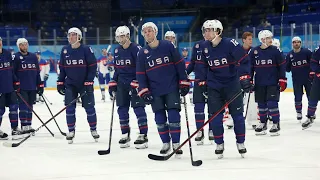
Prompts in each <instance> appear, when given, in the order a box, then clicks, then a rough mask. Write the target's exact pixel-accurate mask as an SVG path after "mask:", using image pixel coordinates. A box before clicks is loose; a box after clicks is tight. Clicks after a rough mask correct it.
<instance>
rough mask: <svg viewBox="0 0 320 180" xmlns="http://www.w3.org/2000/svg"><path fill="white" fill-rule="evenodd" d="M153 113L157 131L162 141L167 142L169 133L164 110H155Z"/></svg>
mask: <svg viewBox="0 0 320 180" xmlns="http://www.w3.org/2000/svg"><path fill="white" fill-rule="evenodd" d="M154 114H155V121H156V124H157V128H158V132H159V135H160V138H161V140H162V142H163V143H169V142H170V135H169V126H168V123H167V116H166V111H165V110H164V109H161V110H159V111H157V112H155V113H154Z"/></svg>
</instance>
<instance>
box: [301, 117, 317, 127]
mask: <svg viewBox="0 0 320 180" xmlns="http://www.w3.org/2000/svg"><path fill="white" fill-rule="evenodd" d="M307 118H308V119H307V120H306V121H305V122H304V123H302V130H305V129H308V128H309V127H311V126H312V123H313V121H314V119H315V116H307Z"/></svg>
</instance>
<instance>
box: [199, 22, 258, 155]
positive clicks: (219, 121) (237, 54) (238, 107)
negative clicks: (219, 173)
mask: <svg viewBox="0 0 320 180" xmlns="http://www.w3.org/2000/svg"><path fill="white" fill-rule="evenodd" d="M203 30H204V33H205V34H206V35H208V36H209V37H210V38H208V39H211V40H209V41H206V42H205V43H204V44H203V48H202V49H203V55H204V56H205V59H204V61H205V63H206V65H207V66H208V69H207V71H206V72H207V75H206V76H205V77H206V84H207V93H208V109H209V117H212V116H213V115H214V114H215V113H216V112H217V111H218V110H219V109H220V108H222V107H223V106H224V105H225V103H226V101H229V100H230V99H231V98H232V97H234V96H235V95H236V94H237V93H239V92H241V89H243V90H244V92H246V93H248V92H250V91H251V88H252V85H251V83H250V79H251V77H250V75H249V74H250V64H249V59H248V58H247V56H248V55H247V54H246V53H245V52H244V51H243V49H242V47H241V46H240V44H239V43H238V42H237V41H236V40H235V39H231V38H226V37H222V32H223V26H222V24H221V22H220V21H219V20H209V21H207V22H205V23H204V25H203ZM239 76H240V78H239ZM230 87H232V88H230ZM229 111H230V114H231V116H232V119H233V123H234V132H235V135H236V145H237V149H238V152H239V153H240V154H241V156H242V157H243V156H244V154H245V153H246V152H247V150H246V148H245V145H244V141H245V120H244V117H243V96H242V94H241V95H239V96H238V97H237V98H236V99H235V100H233V101H232V102H231V103H230V104H229ZM210 123H211V126H212V131H213V135H214V141H215V143H216V144H217V147H216V150H215V154H216V155H217V156H218V158H222V157H223V152H224V138H223V134H224V128H223V112H221V113H219V114H218V115H217V116H216V117H215V118H213V120H212V121H211V122H210Z"/></svg>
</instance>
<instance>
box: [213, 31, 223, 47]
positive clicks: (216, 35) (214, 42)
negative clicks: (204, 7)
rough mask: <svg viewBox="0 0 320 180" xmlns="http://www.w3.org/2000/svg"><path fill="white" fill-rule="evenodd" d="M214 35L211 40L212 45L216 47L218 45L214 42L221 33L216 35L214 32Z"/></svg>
mask: <svg viewBox="0 0 320 180" xmlns="http://www.w3.org/2000/svg"><path fill="white" fill-rule="evenodd" d="M214 33H215V37H214V38H213V39H212V41H211V42H212V44H213V45H214V46H216V45H218V44H216V43H215V41H216V39H217V38H218V37H219V36H220V35H221V33H220V34H217V32H214Z"/></svg>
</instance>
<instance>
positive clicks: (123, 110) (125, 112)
mask: <svg viewBox="0 0 320 180" xmlns="http://www.w3.org/2000/svg"><path fill="white" fill-rule="evenodd" d="M118 114H119V119H128V120H129V106H119V107H118Z"/></svg>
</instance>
